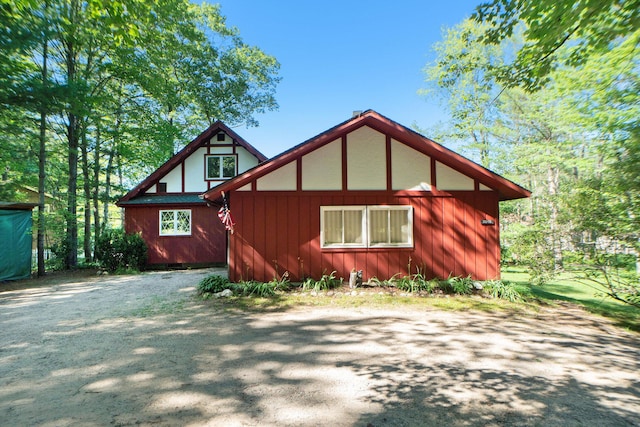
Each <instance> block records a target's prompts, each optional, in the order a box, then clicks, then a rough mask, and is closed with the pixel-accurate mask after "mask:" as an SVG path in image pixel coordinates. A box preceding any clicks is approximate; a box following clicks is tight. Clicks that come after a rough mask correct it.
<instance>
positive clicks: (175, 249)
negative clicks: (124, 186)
mask: <svg viewBox="0 0 640 427" xmlns="http://www.w3.org/2000/svg"><path fill="white" fill-rule="evenodd" d="M171 209H190V210H191V235H190V236H160V231H159V221H160V219H159V217H160V214H159V212H160V210H171ZM125 230H126V232H127V233H138V232H141V233H142V238H143V239H144V240H145V242H147V246H148V248H149V252H148V254H149V259H148V261H147V263H148V264H201V263H207V264H209V263H219V264H224V263H226V260H227V253H226V249H227V245H226V238H227V234H226V231H225V229H224V226H223V225H222V223H221V222H220V220H219V219H218V216H217V210H216V209H215V208H210V207H206V206H190V207H189V206H187V207H185V206H161V207H149V206H144V207H143V206H139V207H138V206H127V209H126V210H125Z"/></svg>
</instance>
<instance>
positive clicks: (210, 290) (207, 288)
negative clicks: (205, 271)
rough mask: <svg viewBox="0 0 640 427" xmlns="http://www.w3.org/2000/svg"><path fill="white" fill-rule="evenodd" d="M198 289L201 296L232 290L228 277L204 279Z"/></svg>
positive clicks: (213, 276) (214, 276) (215, 276)
mask: <svg viewBox="0 0 640 427" xmlns="http://www.w3.org/2000/svg"><path fill="white" fill-rule="evenodd" d="M196 288H197V290H198V293H199V294H200V295H202V294H215V293H217V292H222V291H224V290H225V289H231V284H230V283H229V280H228V279H227V278H226V277H222V276H217V275H212V276H209V277H205V278H204V279H202V280H201V281H200V283H198V286H197V287H196Z"/></svg>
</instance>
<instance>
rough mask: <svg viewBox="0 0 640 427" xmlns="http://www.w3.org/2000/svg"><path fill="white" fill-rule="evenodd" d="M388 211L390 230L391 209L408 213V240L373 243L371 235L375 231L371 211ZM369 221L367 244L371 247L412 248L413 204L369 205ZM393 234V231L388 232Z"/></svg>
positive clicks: (389, 226)
mask: <svg viewBox="0 0 640 427" xmlns="http://www.w3.org/2000/svg"><path fill="white" fill-rule="evenodd" d="M376 211H377V212H380V211H385V212H387V227H388V230H389V231H390V228H391V217H390V215H389V213H390V212H391V211H405V212H406V215H407V228H408V229H407V231H406V232H407V240H408V241H407V242H399V243H393V242H387V243H372V242H371V236H372V235H373V233H372V232H371V225H372V222H373V221H371V220H370V214H371V212H376ZM367 221H368V229H367V231H368V233H369V239H368V240H367V244H368V246H369V247H370V248H412V247H413V206H411V205H381V206H367ZM388 235H389V236H391V233H390V232H389V233H388Z"/></svg>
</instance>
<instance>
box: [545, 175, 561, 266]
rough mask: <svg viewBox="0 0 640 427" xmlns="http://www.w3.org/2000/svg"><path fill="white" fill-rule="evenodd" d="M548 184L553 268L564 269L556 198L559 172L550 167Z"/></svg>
mask: <svg viewBox="0 0 640 427" xmlns="http://www.w3.org/2000/svg"><path fill="white" fill-rule="evenodd" d="M547 184H548V191H549V198H550V201H549V227H550V229H551V248H552V250H553V268H554V270H560V269H561V268H562V239H561V237H562V236H561V235H560V230H559V227H558V202H557V200H556V197H557V195H558V191H559V170H558V168H556V167H552V166H549V168H548V169H547Z"/></svg>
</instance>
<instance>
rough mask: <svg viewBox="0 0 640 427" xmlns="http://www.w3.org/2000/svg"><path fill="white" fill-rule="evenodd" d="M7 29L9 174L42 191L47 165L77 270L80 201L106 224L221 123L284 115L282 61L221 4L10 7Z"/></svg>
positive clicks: (3, 93) (2, 136)
mask: <svg viewBox="0 0 640 427" xmlns="http://www.w3.org/2000/svg"><path fill="white" fill-rule="evenodd" d="M0 21H1V22H2V25H0V107H1V108H0V174H1V173H4V171H5V167H6V166H8V165H10V166H11V170H10V172H9V179H10V180H12V182H14V183H15V184H19V185H30V186H33V187H37V182H38V181H37V178H38V167H37V166H38V164H39V162H38V160H39V159H38V157H40V159H41V160H42V161H43V162H45V161H46V165H45V172H46V180H43V182H45V183H46V189H45V191H46V192H48V193H55V197H60V198H61V199H62V198H65V197H66V198H67V203H66V205H65V209H67V211H68V215H67V216H66V224H65V227H64V232H65V233H66V234H67V236H66V237H65V240H67V242H68V243H67V245H68V246H69V250H68V261H69V262H68V263H67V266H68V267H74V266H75V262H76V261H77V260H76V257H75V254H76V253H77V246H78V244H77V240H78V235H80V237H82V234H83V233H82V232H79V231H80V230H79V228H81V227H78V220H79V216H78V215H77V211H78V206H79V205H80V204H81V203H83V202H85V200H88V201H87V203H86V205H85V206H82V208H83V209H85V212H91V211H94V212H99V213H102V212H104V214H103V216H108V215H107V212H108V209H107V208H105V205H109V204H112V203H113V202H114V200H117V198H118V197H117V196H118V194H114V193H121V192H123V191H125V190H126V189H127V188H130V186H131V185H132V183H133V182H137V181H139V180H140V179H142V178H143V177H144V176H145V175H146V174H148V173H150V172H151V171H152V170H154V169H156V168H157V167H158V166H160V165H161V164H163V163H164V162H166V161H167V159H168V158H169V157H170V156H171V155H173V154H174V153H175V152H177V151H178V150H179V149H180V148H182V146H183V145H184V144H185V143H186V142H188V141H189V140H191V139H192V138H193V137H194V136H195V135H197V134H199V133H200V132H201V131H202V130H203V129H205V128H206V127H207V126H209V125H210V124H211V123H213V122H214V121H216V120H223V121H225V122H226V123H227V124H228V125H239V124H246V125H255V124H257V121H256V119H255V114H256V113H259V112H265V111H270V110H273V109H276V108H277V103H276V100H275V88H276V85H277V84H278V82H279V78H278V77H277V73H278V70H279V64H278V62H277V60H276V59H275V58H273V57H272V56H269V55H267V54H265V53H264V52H263V51H261V50H260V49H259V48H257V47H255V46H251V45H248V44H246V43H245V42H244V41H243V40H242V38H241V37H240V35H239V32H238V30H237V29H236V28H233V27H227V25H226V23H225V18H224V16H223V15H222V14H221V12H220V6H214V5H210V4H207V3H206V2H205V3H203V4H194V3H193V2H190V1H189V0H164V1H157V2H153V1H142V0H117V1H114V0H92V1H84V2H83V1H74V2H69V1H68V0H46V1H45V0H30V1H23V0H15V1H4V0H3V1H2V6H1V7H0ZM41 114H43V116H44V117H45V119H44V120H43V121H42V123H44V124H45V126H46V128H43V129H42V133H40V130H41V129H39V127H38V124H39V122H40V120H38V119H39V118H40V115H41ZM38 135H42V136H43V140H44V141H43V142H45V144H46V150H42V153H45V154H46V155H45V154H41V155H38V154H37V153H40V151H39V150H38V148H39V147H38V144H37V143H38V142H39V138H38ZM2 153H5V154H2ZM8 153H10V154H11V155H10V156H9V155H8ZM5 156H6V157H5ZM115 175H118V176H119V177H120V180H118V181H124V185H123V187H119V186H118V185H114V183H113V182H114V181H116V180H115V179H113V177H114V176H115ZM79 190H80V191H79ZM0 193H3V194H8V193H9V191H8V189H0ZM93 194H95V195H96V197H95V199H94V198H92V197H91V195H93ZM82 196H84V197H82ZM96 216H97V217H98V220H97V221H96V222H100V219H102V222H109V218H99V214H96ZM84 220H85V221H86V222H89V221H92V222H93V218H91V217H89V216H87V217H85V219H84ZM87 230H91V228H88V229H87ZM98 230H100V226H99V225H98V224H93V232H94V233H95V234H96V235H97V234H98ZM90 234H91V233H90V232H87V233H86V236H87V245H86V246H89V244H88V243H89V242H90V240H91V236H90ZM94 240H95V239H94Z"/></svg>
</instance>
